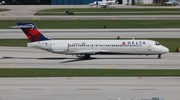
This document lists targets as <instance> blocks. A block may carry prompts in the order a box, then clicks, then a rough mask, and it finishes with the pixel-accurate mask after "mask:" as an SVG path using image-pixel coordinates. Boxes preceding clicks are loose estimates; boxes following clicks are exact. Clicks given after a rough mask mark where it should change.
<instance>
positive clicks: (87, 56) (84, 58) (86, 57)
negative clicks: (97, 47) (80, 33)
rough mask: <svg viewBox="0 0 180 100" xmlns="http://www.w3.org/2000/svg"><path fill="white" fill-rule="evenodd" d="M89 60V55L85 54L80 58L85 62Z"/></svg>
mask: <svg viewBox="0 0 180 100" xmlns="http://www.w3.org/2000/svg"><path fill="white" fill-rule="evenodd" d="M89 58H90V55H88V54H86V55H84V56H83V57H82V59H83V60H86V59H89Z"/></svg>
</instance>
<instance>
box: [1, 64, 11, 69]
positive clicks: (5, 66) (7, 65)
mask: <svg viewBox="0 0 180 100" xmlns="http://www.w3.org/2000/svg"><path fill="white" fill-rule="evenodd" d="M13 65H14V64H6V65H4V66H2V68H7V67H10V66H13Z"/></svg>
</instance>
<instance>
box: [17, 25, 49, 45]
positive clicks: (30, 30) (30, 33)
mask: <svg viewBox="0 0 180 100" xmlns="http://www.w3.org/2000/svg"><path fill="white" fill-rule="evenodd" d="M17 24H18V26H14V28H21V29H22V30H23V32H24V33H25V35H26V36H27V37H28V39H29V40H30V41H31V42H36V41H44V40H50V39H49V38H47V37H45V36H44V35H43V34H42V33H41V32H40V31H39V30H38V28H37V27H36V25H35V24H34V23H17Z"/></svg>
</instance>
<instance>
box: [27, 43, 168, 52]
mask: <svg viewBox="0 0 180 100" xmlns="http://www.w3.org/2000/svg"><path fill="white" fill-rule="evenodd" d="M28 47H33V48H39V49H43V50H46V51H49V52H53V53H59V54H69V55H79V54H81V55H85V54H89V55H94V54H133V55H134V54H137V55H143V54H145V55H156V54H164V53H167V52H169V49H168V48H166V47H165V46H162V45H160V44H158V42H156V41H152V40H46V41H39V42H31V43H28Z"/></svg>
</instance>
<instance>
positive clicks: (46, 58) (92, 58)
mask: <svg viewBox="0 0 180 100" xmlns="http://www.w3.org/2000/svg"><path fill="white" fill-rule="evenodd" d="M0 59H37V60H66V59H69V60H67V61H62V62H59V63H69V62H78V61H89V60H96V59H158V58H156V57H151V58H148V57H141V58H139V57H129V58H123V57H121V58H118V57H116V58H95V57H91V58H90V59H82V58H68V57H45V58H33V57H9V56H4V57H3V58H0ZM161 59H163V58H161Z"/></svg>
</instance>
